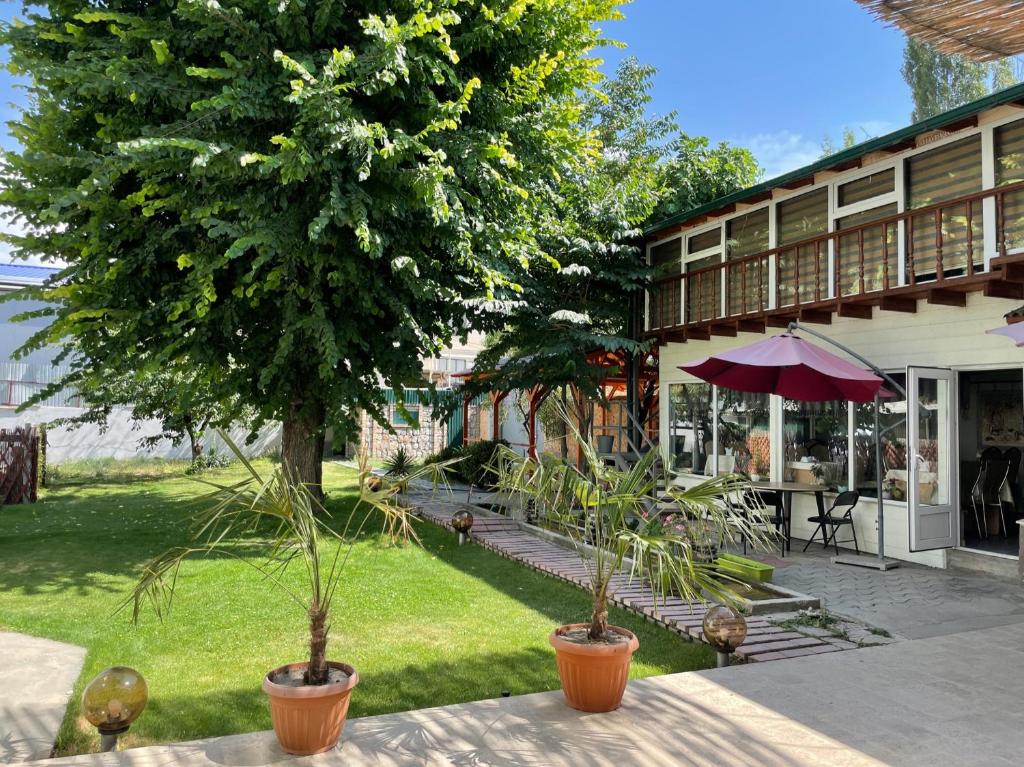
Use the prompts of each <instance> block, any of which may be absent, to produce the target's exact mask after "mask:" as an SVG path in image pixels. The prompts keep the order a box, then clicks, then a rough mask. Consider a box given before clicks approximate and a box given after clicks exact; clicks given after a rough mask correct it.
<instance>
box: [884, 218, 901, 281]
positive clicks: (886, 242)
mask: <svg viewBox="0 0 1024 767" xmlns="http://www.w3.org/2000/svg"><path fill="white" fill-rule="evenodd" d="M896 231H897V232H898V231H899V225H897V227H896ZM888 289H889V225H888V224H882V290H888Z"/></svg>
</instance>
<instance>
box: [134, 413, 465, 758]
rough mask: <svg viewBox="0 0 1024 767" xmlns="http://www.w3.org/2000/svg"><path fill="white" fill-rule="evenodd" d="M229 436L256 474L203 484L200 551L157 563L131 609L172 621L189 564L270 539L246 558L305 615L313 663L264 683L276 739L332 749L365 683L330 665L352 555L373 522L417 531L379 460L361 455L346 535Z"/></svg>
mask: <svg viewBox="0 0 1024 767" xmlns="http://www.w3.org/2000/svg"><path fill="white" fill-rule="evenodd" d="M221 436H222V438H223V439H224V441H225V442H226V443H227V444H228V446H229V447H230V448H231V450H232V451H233V452H234V454H235V456H236V457H237V458H238V460H239V462H240V463H241V465H242V466H243V467H244V469H245V472H246V476H245V477H244V478H243V479H241V480H240V481H238V482H235V483H233V484H220V483H217V482H212V481H208V480H199V481H200V482H203V483H204V484H207V485H209V486H211V487H212V488H213V491H212V492H211V493H210V494H209V495H208V496H207V497H206V499H205V500H207V501H208V502H209V503H208V505H206V508H205V510H204V511H202V512H200V514H199V518H198V520H197V522H198V524H197V526H196V530H195V533H194V535H193V541H192V545H190V546H187V547H180V548H174V549H171V550H169V551H167V552H165V553H164V554H161V555H160V556H158V557H156V558H155V559H153V560H152V561H150V562H149V563H147V564H146V566H145V568H144V570H143V576H142V578H141V579H140V580H139V582H138V583H137V584H136V586H135V588H134V590H133V592H132V595H131V596H130V597H129V598H128V600H126V603H125V604H126V605H127V604H129V603H130V604H131V605H132V608H133V619H134V620H136V621H137V620H138V618H139V614H140V611H141V609H142V604H143V602H149V603H150V604H151V605H152V606H153V607H154V609H155V610H156V611H157V614H158V615H163V613H164V612H165V611H166V610H168V609H169V608H170V605H171V601H172V600H173V597H174V591H175V585H176V583H177V574H178V570H179V568H180V566H181V563H182V562H183V561H184V560H185V559H186V558H188V557H190V556H192V555H196V554H199V555H202V554H209V553H212V552H214V551H217V552H218V553H219V554H221V555H225V556H235V557H239V555H238V554H236V553H234V552H233V551H232V547H233V545H234V544H237V540H238V538H239V537H240V536H243V535H251V534H252V533H254V532H257V531H259V532H260V533H262V534H263V537H262V538H261V540H266V558H265V559H264V561H262V562H252V561H251V560H250V559H249V558H248V557H239V559H240V560H241V561H243V562H245V563H246V564H250V565H251V566H252V567H253V568H254V572H258V573H259V574H260V576H261V577H263V578H266V579H268V580H269V581H270V582H271V583H274V584H276V585H278V586H280V587H281V589H282V592H283V593H284V594H285V595H287V596H288V597H289V598H290V599H291V600H292V601H294V602H295V603H296V605H297V606H298V607H300V608H301V609H302V611H303V613H304V615H305V616H306V618H307V620H308V625H309V655H308V658H309V659H308V660H307V661H303V662H300V663H290V664H287V665H283V666H279V667H278V668H275V669H273V670H271V671H269V672H267V674H266V675H265V676H264V678H263V690H264V692H266V694H267V696H268V697H269V699H270V713H271V719H272V721H273V724H274V732H275V733H276V735H277V738H278V741H279V742H280V744H281V747H282V748H283V749H284V750H285V751H287V752H288V753H291V754H316V753H320V752H323V751H327V750H329V749H331V748H333V747H334V746H335V745H336V744H337V742H338V739H339V737H340V735H341V730H342V728H343V726H344V724H345V717H346V714H347V713H348V704H349V696H350V695H351V693H352V689H353V688H354V687H355V686H356V685H357V684H358V683H359V674H358V673H357V671H356V670H355V669H354V668H353V667H352V666H351V665H349V664H347V663H342V662H337V661H331V660H328V658H327V642H328V631H329V628H330V616H331V605H332V602H333V600H334V597H335V594H336V592H337V589H338V587H339V585H340V584H341V581H342V575H343V574H344V571H345V565H346V564H347V562H348V558H349V557H348V555H349V553H350V552H351V549H352V547H353V546H354V545H355V542H356V541H357V540H358V538H359V535H360V533H361V532H362V531H363V529H364V527H365V525H366V523H367V521H368V520H369V518H370V517H371V516H373V515H375V514H377V513H379V514H382V515H383V516H384V518H385V530H388V531H392V533H395V531H398V532H399V533H401V532H407V531H408V530H410V529H411V528H410V527H409V525H410V518H409V515H410V511H409V509H406V508H405V507H403V506H402V505H401V504H398V503H396V502H395V496H396V495H397V485H395V484H391V485H388V484H386V483H385V484H384V485H383V486H381V487H380V488H379V489H372V488H371V487H370V483H369V482H368V479H369V475H370V472H369V463H368V461H367V460H366V458H365V456H361V460H360V472H359V480H360V482H359V484H360V492H359V498H358V501H357V503H356V507H355V508H354V509H353V510H352V513H351V514H350V515H349V517H348V519H347V520H346V521H345V524H344V525H343V526H342V529H341V531H340V532H338V531H336V530H335V529H333V528H332V527H331V526H330V525H329V524H328V520H329V519H330V515H329V513H328V511H327V510H326V509H325V508H324V507H323V506H322V505H321V504H320V503H319V501H317V499H316V498H315V497H314V496H313V494H312V493H311V492H310V490H309V488H308V487H307V486H306V485H304V484H303V483H302V482H300V481H299V480H298V479H297V477H296V475H295V473H294V472H293V471H292V470H291V469H290V467H289V466H288V465H287V464H280V465H278V466H276V467H275V468H274V470H273V472H272V473H271V474H270V475H269V476H267V477H264V476H263V475H262V474H260V472H259V471H257V469H256V468H255V467H254V466H253V465H252V464H251V463H250V462H249V461H248V460H247V459H246V458H245V456H244V455H243V454H242V452H241V451H240V450H239V449H238V448H237V447H236V446H235V445H234V444H233V443H232V442H231V441H230V439H229V438H228V437H227V435H225V434H223V433H222V434H221ZM449 463H450V462H443V463H438V464H433V465H432V466H430V467H422V468H420V469H417V470H415V471H413V472H411V473H410V474H408V475H407V477H408V478H409V479H412V478H416V477H418V476H420V475H423V476H426V475H430V476H432V477H433V478H434V479H435V480H436V479H437V478H438V477H443V472H444V471H445V470H446V469H447V466H448V464H449ZM296 561H300V562H302V563H303V565H304V566H305V573H306V587H305V590H304V591H302V592H299V591H296V590H294V589H293V588H291V587H286V586H284V585H283V583H282V580H281V573H282V572H283V570H285V569H286V568H288V567H289V566H290V565H291V564H292V563H294V562H296Z"/></svg>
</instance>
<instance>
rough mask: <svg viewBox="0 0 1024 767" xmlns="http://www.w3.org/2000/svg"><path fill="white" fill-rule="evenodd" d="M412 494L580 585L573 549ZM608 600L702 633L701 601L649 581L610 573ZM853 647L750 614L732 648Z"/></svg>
mask: <svg viewBox="0 0 1024 767" xmlns="http://www.w3.org/2000/svg"><path fill="white" fill-rule="evenodd" d="M412 498H413V503H414V504H415V506H416V508H417V510H418V512H419V513H420V515H421V516H422V517H423V518H425V519H428V520H430V521H432V522H434V523H436V524H439V525H443V526H445V527H448V528H449V529H451V525H450V524H449V521H450V519H451V516H452V514H453V513H454V512H455V511H456V510H457V509H459V508H467V509H469V510H470V511H471V512H472V513H473V514H474V517H475V521H474V523H473V530H472V536H473V540H474V541H475V542H476V543H477V544H479V545H482V546H485V547H487V548H488V549H491V550H492V551H495V552H497V553H498V554H500V555H502V556H504V557H508V558H510V559H515V560H516V561H518V562H522V563H523V564H525V565H527V566H529V567H531V568H533V569H535V570H538V571H540V572H543V573H544V574H546V575H550V576H553V577H556V578H560V579H562V580H566V581H569V582H570V583H573V584H576V585H578V586H583V584H584V581H585V578H586V568H585V566H584V564H583V563H582V562H581V561H580V558H579V556H578V555H577V554H576V552H574V551H570V550H568V549H566V548H564V547H563V546H559V545H557V544H555V543H551V542H549V541H546V540H543V539H542V538H540V537H538V536H537V535H534V534H532V533H530V532H527V531H524V530H523V529H522V528H521V526H520V524H519V523H518V522H516V521H515V520H513V519H509V518H508V517H502V516H499V515H496V514H489V513H487V512H484V511H482V510H481V509H480V508H478V507H476V506H469V505H467V504H463V503H459V502H457V501H455V500H453V499H451V498H450V497H437V496H431V495H424V494H413V495H412ZM611 599H612V601H613V602H614V603H615V604H617V605H619V606H620V607H623V608H625V609H627V610H630V611H632V612H635V613H638V614H640V615H643V616H644V617H646V618H647V619H648V620H651V621H653V622H655V623H659V624H661V625H662V626H665V627H666V628H668V629H669V630H671V631H674V632H675V633H677V634H680V635H682V636H683V637H685V638H687V639H690V640H697V641H702V640H703V638H704V636H703V631H702V628H701V624H702V622H703V620H704V612H705V609H706V608H705V607H704V606H702V605H698V604H693V603H690V602H686V601H684V600H682V599H679V598H677V597H669V598H667V599H666V600H665V601H664V602H662V601H660V600H658V599H657V597H656V595H655V594H654V592H653V590H652V589H651V588H650V586H648V585H646V584H644V583H642V582H640V581H638V580H637V579H635V578H630V577H629V575H628V574H622V575H618V576H615V578H613V580H612V595H611ZM854 647H857V644H856V643H853V642H850V641H848V640H847V639H846V637H845V636H844V635H838V636H836V635H833V634H831V633H828V634H825V635H821V636H813V635H810V634H809V633H808V632H804V631H802V630H798V629H796V628H795V627H794V629H792V630H786V629H785V628H782V627H779V626H777V625H774V624H773V623H772V622H771V621H770V620H768V619H766V618H764V617H751V618H748V619H747V641H746V642H745V643H744V644H743V645H741V646H740V647H738V648H737V650H736V655H737V656H738V657H739V658H740V659H742V660H745V661H747V662H758V661H769V660H782V659H785V658H796V657H801V656H805V655H820V654H822V653H831V652H837V651H839V650H847V649H853V648H854Z"/></svg>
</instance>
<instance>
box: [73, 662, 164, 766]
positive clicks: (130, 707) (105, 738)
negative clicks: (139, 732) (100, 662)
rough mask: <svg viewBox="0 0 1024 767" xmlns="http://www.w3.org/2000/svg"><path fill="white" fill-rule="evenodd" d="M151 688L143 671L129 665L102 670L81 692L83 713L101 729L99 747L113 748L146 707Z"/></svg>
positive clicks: (109, 749)
mask: <svg viewBox="0 0 1024 767" xmlns="http://www.w3.org/2000/svg"><path fill="white" fill-rule="evenodd" d="M148 700H149V690H148V688H147V687H146V680H145V679H143V678H142V674H140V673H139V672H138V671H136V670H135V669H133V668H128V667H127V666H114V667H113V668H108V669H106V670H105V671H101V672H100V673H99V674H97V676H96V677H95V678H94V679H93V680H92V681H91V682H89V684H88V686H87V687H86V688H85V691H84V692H83V693H82V714H83V715H84V716H85V718H86V719H87V720H88V721H89V724H91V725H92V726H93V727H95V728H96V729H97V730H99V732H100V750H101V751H113V750H114V749H115V748H117V739H118V738H119V737H120V736H121V735H123V734H124V733H126V732H128V728H129V727H130V726H131V724H132V722H134V721H135V720H136V719H138V717H139V714H141V713H142V710H143V709H144V708H145V707H146V701H148Z"/></svg>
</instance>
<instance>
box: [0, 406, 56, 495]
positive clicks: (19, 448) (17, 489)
mask: <svg viewBox="0 0 1024 767" xmlns="http://www.w3.org/2000/svg"><path fill="white" fill-rule="evenodd" d="M44 439H45V437H41V435H40V432H39V430H38V429H36V428H35V427H28V426H26V427H20V428H16V429H11V430H8V429H0V505H6V504H11V503H34V502H35V500H36V496H37V491H38V489H39V479H40V463H41V456H42V451H43V447H42V445H43V440H44Z"/></svg>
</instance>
